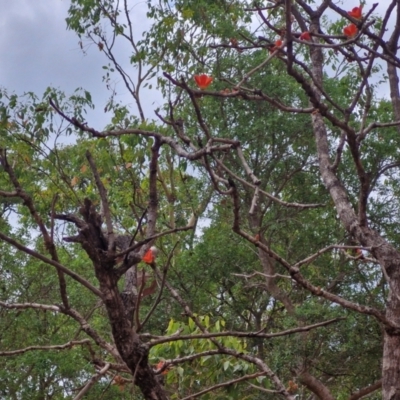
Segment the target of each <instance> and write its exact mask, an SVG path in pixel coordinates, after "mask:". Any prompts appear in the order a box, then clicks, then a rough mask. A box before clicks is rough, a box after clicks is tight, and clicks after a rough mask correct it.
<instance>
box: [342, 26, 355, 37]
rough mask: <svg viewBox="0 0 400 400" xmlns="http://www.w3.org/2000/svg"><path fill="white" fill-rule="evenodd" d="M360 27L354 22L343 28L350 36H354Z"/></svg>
mask: <svg viewBox="0 0 400 400" xmlns="http://www.w3.org/2000/svg"><path fill="white" fill-rule="evenodd" d="M357 32H358V28H357V27H356V26H355V25H354V24H350V25H347V26H345V27H344V28H343V33H344V34H345V35H346V36H347V37H348V38H352V37H353V36H355V35H357Z"/></svg>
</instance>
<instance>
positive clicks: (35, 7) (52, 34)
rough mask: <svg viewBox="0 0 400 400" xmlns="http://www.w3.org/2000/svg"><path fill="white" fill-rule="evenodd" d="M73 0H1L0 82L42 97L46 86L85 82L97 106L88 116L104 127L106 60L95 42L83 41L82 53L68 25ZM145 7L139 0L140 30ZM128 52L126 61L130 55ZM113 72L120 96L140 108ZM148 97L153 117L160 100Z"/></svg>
mask: <svg viewBox="0 0 400 400" xmlns="http://www.w3.org/2000/svg"><path fill="white" fill-rule="evenodd" d="M69 4H70V2H69V0H0V32H1V34H0V54H1V58H0V86H1V87H4V88H6V89H7V90H8V91H9V92H15V93H17V94H23V93H24V92H28V91H32V92H34V93H36V94H37V95H38V96H39V97H40V96H41V95H42V94H43V93H44V91H45V89H46V88H47V87H48V86H53V87H55V88H59V89H61V90H62V91H64V92H65V93H66V94H67V95H70V94H72V93H73V91H74V90H75V89H76V88H78V87H82V88H84V89H85V90H88V91H89V92H90V93H91V95H92V99H93V102H94V103H95V105H96V109H95V111H94V112H91V113H89V114H88V118H87V122H88V123H89V125H92V126H94V127H96V128H97V129H101V128H103V127H104V126H105V125H106V124H107V123H109V118H110V117H109V114H108V115H107V114H105V113H104V111H103V110H104V107H105V105H106V103H107V100H108V98H109V96H110V92H109V91H108V90H107V89H106V86H105V84H104V83H103V82H102V77H103V75H104V70H103V69H102V66H103V65H106V64H107V63H108V61H107V60H106V58H105V56H104V54H103V53H102V52H101V51H99V49H98V48H97V46H94V45H93V46H90V47H86V46H85V50H86V55H84V54H83V52H82V50H81V48H80V46H79V38H78V36H77V35H76V34H75V32H72V31H69V30H67V29H66V22H65V18H66V17H67V11H68V8H69ZM145 11H146V4H145V2H144V1H138V2H137V5H136V6H134V9H133V10H132V19H133V22H134V26H135V28H136V30H137V34H138V35H141V32H142V31H144V30H145V26H146V25H148V21H147V20H146V17H145ZM121 50H123V49H120V51H121ZM126 54H127V53H124V58H125V60H124V61H127V60H128V57H127V56H126ZM130 54H131V51H129V50H128V55H130ZM128 68H131V69H132V75H134V73H135V71H134V70H133V68H132V67H131V66H129V65H128ZM128 71H129V70H128ZM115 78H116V81H117V93H118V97H117V99H119V100H122V101H123V102H124V104H127V105H131V106H132V111H133V112H136V107H135V105H134V102H133V100H132V98H131V97H130V95H129V94H128V93H127V90H126V89H125V87H124V86H123V83H122V82H121V83H118V82H119V81H120V78H119V77H117V76H115ZM153 96H154V95H153ZM147 97H148V100H147V101H146V99H144V106H145V108H146V110H147V113H146V114H147V115H146V116H147V117H149V118H155V115H154V113H153V110H154V109H156V108H157V107H158V106H159V105H160V104H159V102H156V104H153V103H154V101H151V100H150V97H149V96H147ZM91 119H95V121H93V120H91Z"/></svg>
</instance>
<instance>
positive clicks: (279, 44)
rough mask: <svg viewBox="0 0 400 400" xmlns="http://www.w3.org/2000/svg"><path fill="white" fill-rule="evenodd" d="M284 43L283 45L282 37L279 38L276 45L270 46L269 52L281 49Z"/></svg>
mask: <svg viewBox="0 0 400 400" xmlns="http://www.w3.org/2000/svg"><path fill="white" fill-rule="evenodd" d="M282 45H283V42H282V40H281V39H278V40H277V41H276V42H275V45H274V46H271V47H270V49H269V52H270V53H273V52H274V51H275V50H278V49H280V48H281V47H282Z"/></svg>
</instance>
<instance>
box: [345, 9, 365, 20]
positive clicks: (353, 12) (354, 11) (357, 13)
mask: <svg viewBox="0 0 400 400" xmlns="http://www.w3.org/2000/svg"><path fill="white" fill-rule="evenodd" d="M362 8H363V6H360V7H354V8H353V9H352V10H351V11H348V12H347V14H349V15H350V17H353V18H355V19H361V18H362Z"/></svg>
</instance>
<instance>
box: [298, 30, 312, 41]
mask: <svg viewBox="0 0 400 400" xmlns="http://www.w3.org/2000/svg"><path fill="white" fill-rule="evenodd" d="M299 39H300V40H307V41H311V35H310V32H308V31H306V32H303V33H302V34H301V35H300V37H299Z"/></svg>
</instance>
